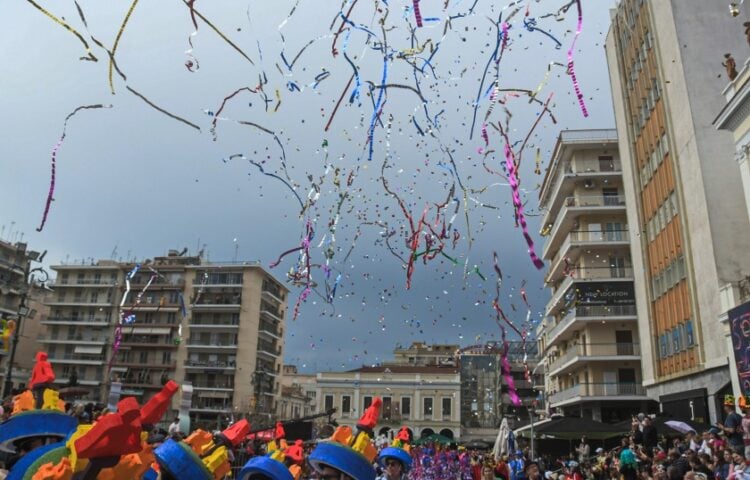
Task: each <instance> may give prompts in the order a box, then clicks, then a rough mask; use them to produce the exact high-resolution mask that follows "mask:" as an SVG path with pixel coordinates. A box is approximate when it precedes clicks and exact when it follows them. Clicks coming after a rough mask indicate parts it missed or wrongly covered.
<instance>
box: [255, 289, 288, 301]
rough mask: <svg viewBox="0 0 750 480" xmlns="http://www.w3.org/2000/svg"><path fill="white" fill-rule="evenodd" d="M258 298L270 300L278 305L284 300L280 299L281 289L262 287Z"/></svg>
mask: <svg viewBox="0 0 750 480" xmlns="http://www.w3.org/2000/svg"><path fill="white" fill-rule="evenodd" d="M260 296H261V298H262V299H264V300H271V301H272V302H274V303H276V304H278V305H281V304H282V303H284V300H282V299H281V297H282V296H283V293H281V289H270V288H268V287H267V286H264V287H263V290H262V291H261V293H260Z"/></svg>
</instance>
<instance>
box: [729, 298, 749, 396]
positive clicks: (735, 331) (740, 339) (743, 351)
mask: <svg viewBox="0 0 750 480" xmlns="http://www.w3.org/2000/svg"><path fill="white" fill-rule="evenodd" d="M728 317H729V329H730V333H731V335H732V347H733V350H734V361H735V363H736V365H737V375H738V376H739V379H740V389H741V390H742V394H743V395H745V396H748V395H750V302H747V303H744V304H742V305H740V306H739V307H735V308H733V309H731V310H729V312H728Z"/></svg>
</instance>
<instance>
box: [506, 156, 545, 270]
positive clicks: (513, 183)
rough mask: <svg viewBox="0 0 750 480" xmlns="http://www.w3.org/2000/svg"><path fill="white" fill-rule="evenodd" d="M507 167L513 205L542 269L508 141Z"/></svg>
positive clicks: (537, 265) (534, 261) (530, 251)
mask: <svg viewBox="0 0 750 480" xmlns="http://www.w3.org/2000/svg"><path fill="white" fill-rule="evenodd" d="M505 167H506V168H507V169H508V183H510V188H511V190H513V205H514V206H515V207H516V215H517V217H518V221H519V223H520V224H521V229H522V230H523V237H524V238H525V239H526V244H527V245H528V246H529V257H531V261H532V262H533V263H534V266H535V267H536V268H537V269H539V270H541V269H542V268H544V262H542V260H541V259H540V258H539V257H537V255H536V252H535V251H534V240H533V239H532V238H531V235H529V228H528V226H527V225H526V217H524V215H523V203H522V202H521V194H520V193H519V191H518V178H517V176H516V165H515V162H514V161H513V152H512V151H511V149H510V145H508V143H506V144H505Z"/></svg>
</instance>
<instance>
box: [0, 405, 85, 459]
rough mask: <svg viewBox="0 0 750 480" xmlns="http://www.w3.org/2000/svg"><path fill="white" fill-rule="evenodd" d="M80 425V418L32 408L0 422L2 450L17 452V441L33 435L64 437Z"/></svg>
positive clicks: (0, 446) (0, 445)
mask: <svg viewBox="0 0 750 480" xmlns="http://www.w3.org/2000/svg"><path fill="white" fill-rule="evenodd" d="M77 426H78V420H76V419H75V418H74V417H71V416H70V415H65V414H64V413H62V412H58V411H56V410H31V411H28V412H22V413H18V414H16V415H13V416H12V417H10V418H9V419H8V420H6V421H5V422H3V423H0V451H5V452H8V453H13V452H15V450H16V449H15V446H14V445H13V444H14V443H15V442H17V441H19V440H23V439H25V438H32V437H59V438H60V439H63V438H65V437H67V436H68V435H69V434H70V433H71V432H73V431H74V430H75V429H76V427H77Z"/></svg>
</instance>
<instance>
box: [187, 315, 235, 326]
mask: <svg viewBox="0 0 750 480" xmlns="http://www.w3.org/2000/svg"><path fill="white" fill-rule="evenodd" d="M239 324H240V321H239V319H237V320H232V319H231V318H230V319H221V320H218V321H215V320H213V319H211V318H200V317H193V318H192V320H190V326H206V327H237V326H239Z"/></svg>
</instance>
